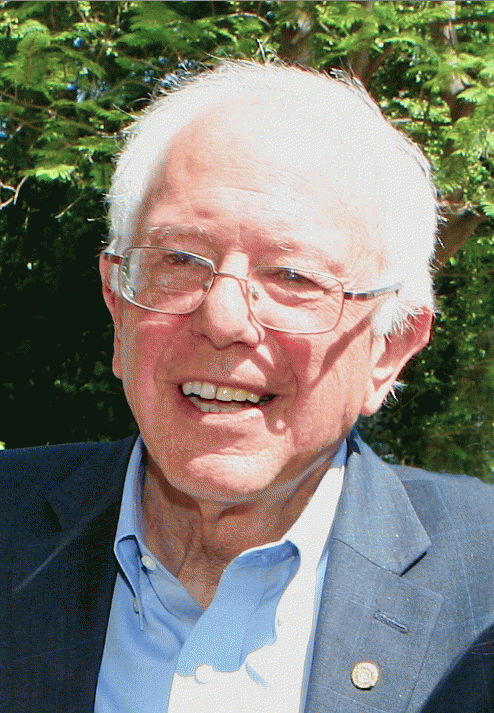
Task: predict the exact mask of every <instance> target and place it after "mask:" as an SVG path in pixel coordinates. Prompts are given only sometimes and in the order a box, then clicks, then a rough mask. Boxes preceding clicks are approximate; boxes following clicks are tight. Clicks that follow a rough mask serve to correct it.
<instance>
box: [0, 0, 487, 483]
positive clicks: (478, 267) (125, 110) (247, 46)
mask: <svg viewBox="0 0 494 713" xmlns="http://www.w3.org/2000/svg"><path fill="white" fill-rule="evenodd" d="M493 33H494V2H466V1H465V2H456V3H451V2H373V3H367V2H118V1H117V2H89V1H85V2H0V59H1V66H0V175H1V182H0V295H1V296H0V302H1V304H2V306H3V308H4V309H3V312H2V314H3V315H4V316H3V317H2V327H3V334H4V349H3V354H2V356H1V357H0V359H1V362H0V374H1V378H0V394H1V397H2V400H3V404H4V406H3V412H4V413H7V414H8V417H7V419H6V420H5V421H4V422H3V424H2V428H1V429H0V438H2V439H3V440H4V441H5V443H6V445H7V447H14V446H21V445H31V444H34V443H45V442H61V441H69V440H90V439H107V438H118V437H121V436H123V435H125V433H127V432H129V431H131V430H132V428H133V425H132V423H133V422H132V416H131V414H130V412H129V410H128V407H127V406H126V404H125V399H124V397H123V394H122V391H121V388H120V385H119V382H117V380H116V379H114V378H113V376H112V375H111V367H110V365H111V352H112V344H111V328H110V326H109V318H108V316H107V313H106V311H105V307H104V305H103V302H102V300H101V297H100V289H99V286H98V273H97V263H96V255H97V252H98V250H99V248H100V246H101V243H102V241H104V237H105V233H106V226H105V221H104V218H103V212H104V194H105V192H106V191H107V190H108V186H109V181H110V176H111V172H112V162H113V156H114V154H115V152H116V150H117V149H118V145H119V137H120V135H121V132H122V130H123V129H124V128H125V126H126V125H127V124H128V123H129V121H130V119H131V117H132V116H134V115H135V114H136V113H138V112H139V111H140V110H141V108H143V107H144V106H145V104H146V102H147V101H148V99H149V97H150V96H153V95H156V94H158V93H160V92H163V91H167V90H169V89H172V88H173V87H174V86H175V85H176V83H177V78H178V77H180V76H184V75H185V76H187V75H190V74H191V73H194V72H196V71H199V70H201V69H202V68H204V67H208V66H212V65H213V64H214V63H215V61H216V58H221V57H240V58H255V59H259V60H262V59H265V58H267V59H269V58H272V57H274V56H275V55H278V56H281V57H283V58H287V59H288V60H294V61H300V62H302V63H305V64H310V65H312V66H314V67H316V68H318V69H322V70H328V71H330V70H332V69H333V68H334V69H340V68H344V69H345V68H346V69H348V68H350V69H352V70H353V71H354V72H355V73H356V74H357V75H358V76H359V77H360V78H361V80H362V81H363V82H364V83H365V84H366V86H367V87H368V88H369V90H370V91H371V93H372V94H373V96H374V97H375V98H376V100H377V101H378V103H379V104H380V106H381V107H382V109H383V111H384V112H385V113H386V114H387V116H388V117H389V118H390V120H391V121H393V122H394V123H395V125H396V126H398V127H399V128H401V129H403V130H405V131H406V132H407V133H409V134H410V135H411V136H412V138H413V139H414V140H415V141H416V142H417V143H419V144H420V145H422V146H423V147H424V148H425V150H426V152H427V153H428V155H429V156H430V158H431V161H432V163H433V166H434V170H435V175H436V179H437V183H438V186H439V188H440V191H441V196H440V197H441V202H442V205H443V208H444V210H445V216H446V218H448V217H450V216H453V215H456V214H458V213H461V211H462V210H466V209H468V210H470V211H474V212H477V213H478V214H479V215H481V217H482V222H481V224H480V226H479V227H478V228H477V231H476V233H475V235H474V236H473V237H471V238H470V239H469V240H468V242H466V243H465V244H464V245H463V248H462V250H461V251H460V252H457V253H456V254H455V255H454V257H453V258H450V259H449V260H448V261H447V262H446V265H445V266H444V267H442V268H441V269H439V270H438V273H437V288H438V293H439V297H438V306H439V313H438V317H437V320H436V326H435V337H434V340H433V342H432V344H431V345H430V346H429V347H428V349H427V350H424V351H423V352H422V353H421V354H420V355H418V356H417V357H416V359H415V360H414V361H413V362H412V363H411V364H410V365H409V367H408V368H407V370H406V373H405V375H404V380H405V381H406V382H407V384H408V386H407V387H406V388H405V390H404V391H403V393H402V394H401V395H400V396H399V398H398V400H397V401H396V402H391V403H390V405H389V406H388V407H386V408H384V409H383V410H381V412H380V413H379V414H377V415H376V416H374V417H373V418H371V419H366V420H365V422H363V423H362V425H361V428H362V429H363V430H364V432H365V435H366V436H367V437H368V439H369V440H370V441H371V443H372V445H373V446H374V447H376V448H377V449H378V450H380V451H381V452H382V453H383V454H384V456H385V457H387V458H389V459H390V460H399V461H403V462H410V463H415V464H416V465H423V466H426V467H430V468H435V469H438V470H453V471H463V470H464V471H467V472H469V473H472V474H478V475H480V476H482V477H484V478H490V479H492V480H494V398H493V397H494V393H493V391H494V354H493V348H494V346H493V334H494V332H493V324H492V321H493V316H492V315H493V312H494V310H493V306H494V287H493V281H492V274H493V269H494V264H493V263H494V242H493V241H494V239H493V237H492V232H493V231H492V227H493V225H494V222H493V221H494V186H493V172H494V171H493V161H492V155H493V147H494V134H493V113H494V86H493V78H494V37H493ZM465 237H466V236H465ZM460 243H461V241H460Z"/></svg>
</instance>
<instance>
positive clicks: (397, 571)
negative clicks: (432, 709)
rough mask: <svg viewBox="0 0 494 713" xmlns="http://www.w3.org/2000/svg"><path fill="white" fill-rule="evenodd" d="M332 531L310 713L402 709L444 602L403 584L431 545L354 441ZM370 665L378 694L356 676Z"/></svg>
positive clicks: (387, 475) (395, 488) (393, 480)
mask: <svg viewBox="0 0 494 713" xmlns="http://www.w3.org/2000/svg"><path fill="white" fill-rule="evenodd" d="M351 448H352V452H351V454H350V456H349V459H348V462H347V467H346V469H345V481H344V485H343V491H342V494H341V497H340V501H339V504H338V509H337V513H336V516H335V520H334V523H333V527H332V531H331V537H330V543H329V557H328V566H327V571H326V577H325V583H324V589H323V594H322V600H321V608H320V612H319V619H318V624H317V629H316V643H315V647H314V657H313V663H312V670H311V676H310V681H309V689H308V695H307V703H306V713H336V711H339V712H340V711H345V713H367V712H368V711H369V710H372V711H375V712H376V713H377V712H378V711H383V712H385V713H399V712H402V711H405V710H407V705H408V702H409V700H410V696H411V694H412V692H413V690H414V688H415V685H416V682H417V678H418V676H419V672H420V669H421V666H422V663H423V659H424V657H425V654H426V651H427V647H428V645H429V641H430V638H431V635H432V632H433V631H434V627H435V624H436V620H437V617H438V615H439V611H440V609H441V604H442V600H443V598H442V596H441V595H440V594H438V593H436V592H433V591H431V590H429V589H426V588H425V587H423V586H417V585H416V584H414V583H413V582H411V581H410V580H408V579H403V578H402V577H401V575H402V574H403V573H404V572H405V571H407V570H409V568H410V567H412V566H413V564H414V563H415V562H417V561H418V560H419V559H420V558H421V557H422V556H423V554H424V553H425V551H426V550H427V548H428V547H429V545H430V541H429V538H428V536H427V534H426V532H425V530H424V528H423V527H422V525H421V523H420V521H419V519H418V517H417V515H416V513H415V511H414V509H413V507H412V505H411V503H410V500H409V498H408V496H407V494H406V491H405V489H404V487H403V485H402V484H401V481H400V480H399V479H398V477H397V476H396V475H395V473H394V472H393V470H392V469H391V468H389V467H388V466H386V465H385V464H384V463H383V462H382V461H381V460H379V459H378V458H377V457H376V456H375V455H374V454H373V453H372V451H371V450H370V449H369V448H368V447H367V446H365V444H363V443H362V442H361V441H360V440H357V441H354V442H353V443H352V444H351ZM362 662H370V663H371V664H374V665H375V666H376V667H377V668H376V669H373V670H377V671H378V672H379V679H378V682H377V684H376V685H375V686H374V687H371V688H369V689H366V688H358V687H357V686H356V685H354V683H352V680H351V673H352V670H354V668H355V667H356V666H357V670H359V667H358V664H359V663H362Z"/></svg>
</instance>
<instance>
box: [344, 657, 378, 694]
mask: <svg viewBox="0 0 494 713" xmlns="http://www.w3.org/2000/svg"><path fill="white" fill-rule="evenodd" d="M380 673H381V671H380V668H379V666H378V665H377V664H375V663H373V662H372V661H360V662H359V663H356V664H355V666H354V667H353V669H352V672H351V674H350V678H351V679H352V683H353V685H354V686H355V688H360V689H362V690H366V689H369V688H374V686H375V685H376V683H377V682H378V680H379V675H380Z"/></svg>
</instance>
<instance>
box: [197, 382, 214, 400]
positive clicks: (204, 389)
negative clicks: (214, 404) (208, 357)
mask: <svg viewBox="0 0 494 713" xmlns="http://www.w3.org/2000/svg"><path fill="white" fill-rule="evenodd" d="M199 396H200V397H201V399H214V397H215V396H216V387H215V386H213V385H212V384H207V383H205V384H203V385H202V386H201V393H200V394H199Z"/></svg>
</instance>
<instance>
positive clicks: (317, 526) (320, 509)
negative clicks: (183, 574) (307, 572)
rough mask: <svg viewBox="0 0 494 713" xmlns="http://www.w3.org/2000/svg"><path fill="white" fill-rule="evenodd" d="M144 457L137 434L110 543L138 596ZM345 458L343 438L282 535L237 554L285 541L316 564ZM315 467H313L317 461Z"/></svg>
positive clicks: (329, 525) (142, 540)
mask: <svg viewBox="0 0 494 713" xmlns="http://www.w3.org/2000/svg"><path fill="white" fill-rule="evenodd" d="M144 456H145V446H144V443H143V440H142V438H141V436H138V438H137V440H136V442H135V445H134V448H133V449H132V453H131V456H130V460H129V465H128V467H127V474H126V477H125V484H124V489H123V495H122V503H121V507H120V516H119V520H118V525H117V532H116V537H115V545H114V552H115V556H116V558H117V560H118V563H119V565H120V567H121V569H122V571H123V573H124V574H125V576H126V578H127V580H128V581H129V584H130V585H131V587H132V589H133V592H134V596H139V595H140V593H139V563H138V557H139V554H140V553H141V552H142V549H143V546H144V530H143V527H142V520H141V518H142V514H141V507H140V503H141V487H142V480H143V476H144ZM346 457H347V445H346V441H343V443H342V444H341V446H340V448H339V450H338V451H337V453H336V455H335V457H334V458H333V460H332V463H331V465H330V466H329V468H328V470H327V471H326V473H325V474H324V476H323V478H322V479H321V481H320V483H319V485H318V487H317V488H316V490H315V492H314V494H313V496H312V498H311V499H310V501H309V502H308V504H307V505H306V507H305V508H304V510H303V511H302V513H301V515H300V516H299V517H298V519H297V520H296V521H295V522H294V524H293V525H292V526H291V528H290V529H289V530H288V531H287V532H286V533H285V535H284V536H283V537H282V538H281V539H280V540H279V541H278V542H271V543H268V544H266V545H263V546H262V547H258V548H252V549H250V550H247V551H246V552H244V553H242V555H240V557H243V555H245V554H246V553H247V552H252V551H253V550H256V551H259V550H266V549H270V548H273V547H275V546H278V545H280V544H284V543H287V542H289V543H290V544H292V545H294V546H295V548H296V549H297V550H298V552H299V553H300V555H301V558H302V562H303V564H304V565H311V566H312V565H313V566H317V564H318V562H319V560H320V558H321V556H322V554H323V551H324V547H325V544H326V542H327V539H328V534H329V531H330V528H331V524H332V521H333V516H334V512H335V509H336V505H337V503H338V499H339V497H340V494H341V489H342V483H343V474H344V465H345V462H346ZM315 466H316V467H317V463H316V464H315Z"/></svg>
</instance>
